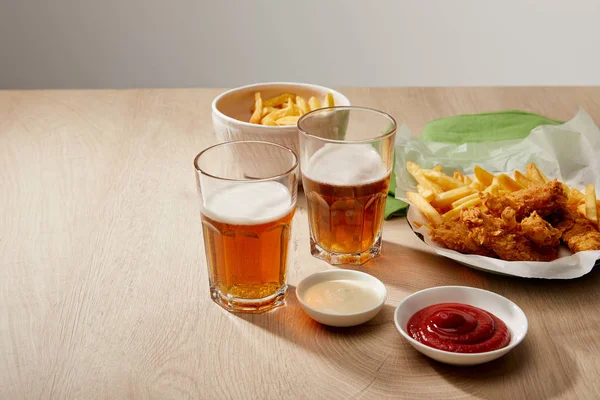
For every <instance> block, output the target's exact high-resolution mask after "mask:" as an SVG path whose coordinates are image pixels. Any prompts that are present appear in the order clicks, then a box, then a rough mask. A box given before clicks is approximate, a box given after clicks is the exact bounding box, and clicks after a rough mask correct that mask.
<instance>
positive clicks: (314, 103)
mask: <svg viewBox="0 0 600 400" xmlns="http://www.w3.org/2000/svg"><path fill="white" fill-rule="evenodd" d="M308 106H309V108H310V111H314V110H318V109H319V108H321V102H320V101H319V99H317V98H316V97H314V96H313V97H311V98H310V99H308Z"/></svg>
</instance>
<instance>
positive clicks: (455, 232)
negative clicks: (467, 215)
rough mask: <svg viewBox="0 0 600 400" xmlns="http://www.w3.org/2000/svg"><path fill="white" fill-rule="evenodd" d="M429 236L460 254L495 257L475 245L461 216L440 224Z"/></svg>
mask: <svg viewBox="0 0 600 400" xmlns="http://www.w3.org/2000/svg"><path fill="white" fill-rule="evenodd" d="M429 235H430V236H431V238H432V239H433V240H435V241H436V242H438V243H440V244H442V245H444V246H445V247H447V248H449V249H451V250H456V251H458V252H460V253H464V254H477V255H480V256H487V257H495V256H496V254H495V253H494V252H493V251H492V250H491V249H489V248H487V247H485V246H482V245H479V244H477V243H475V241H474V240H473V239H472V238H471V237H470V236H469V235H470V232H469V228H468V227H467V225H466V224H465V222H464V221H463V220H462V219H461V216H458V217H456V218H454V219H452V220H448V221H444V222H443V223H442V224H440V225H438V226H436V227H434V228H433V229H432V230H431V231H430V232H429Z"/></svg>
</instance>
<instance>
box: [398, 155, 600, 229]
mask: <svg viewBox="0 0 600 400" xmlns="http://www.w3.org/2000/svg"><path fill="white" fill-rule="evenodd" d="M406 168H407V170H408V172H409V173H410V174H411V175H412V176H413V178H415V180H416V181H417V192H408V193H407V194H406V198H407V199H408V200H409V201H410V202H411V203H412V204H413V205H414V206H415V207H417V208H418V209H419V210H420V211H421V213H423V215H425V217H426V218H427V219H428V221H429V223H430V224H432V226H437V225H439V224H441V223H443V222H444V221H446V220H450V219H453V218H455V217H457V216H459V215H460V213H461V210H462V209H465V208H470V207H485V206H484V205H483V200H482V199H481V196H480V195H479V193H480V192H484V193H490V194H492V195H503V194H506V193H510V192H515V191H518V190H521V189H525V188H529V187H533V186H536V185H541V184H544V183H546V182H548V178H547V177H546V176H545V175H544V173H543V172H542V171H540V169H539V168H538V167H537V166H536V165H535V163H531V164H529V165H528V166H527V169H526V173H525V174H523V173H522V172H520V171H515V173H514V178H511V177H510V176H508V175H507V174H498V175H494V174H492V173H491V172H489V171H486V170H485V169H483V168H481V167H480V166H475V168H474V173H475V175H474V176H473V177H470V176H467V175H464V174H463V173H461V172H460V171H454V174H453V176H449V175H446V174H444V173H443V172H442V166H441V165H437V166H435V167H434V168H432V169H423V168H421V167H420V166H419V165H417V164H416V163H414V162H410V161H409V162H408V163H407V164H406ZM564 186H565V190H566V191H567V193H568V196H569V199H568V202H569V205H570V206H572V207H576V208H577V210H578V211H579V213H580V214H581V215H583V216H584V217H586V218H587V219H589V220H590V221H593V222H594V223H596V224H598V216H599V215H600V200H598V199H596V187H595V185H594V184H588V185H586V188H585V193H582V192H580V191H579V190H577V189H575V188H571V187H568V186H566V185H564ZM599 228H600V226H599Z"/></svg>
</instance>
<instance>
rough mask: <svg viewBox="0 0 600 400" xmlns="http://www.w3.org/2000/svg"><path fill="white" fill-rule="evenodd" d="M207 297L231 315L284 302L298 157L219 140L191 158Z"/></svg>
mask: <svg viewBox="0 0 600 400" xmlns="http://www.w3.org/2000/svg"><path fill="white" fill-rule="evenodd" d="M194 167H195V169H196V187H197V189H198V194H199V197H200V219H201V221H202V236H203V239H204V252H205V255H206V269H207V272H208V280H209V285H210V296H211V298H212V300H213V301H214V302H215V303H217V304H218V305H219V306H221V307H223V308H224V309H226V310H227V311H231V312H251V313H260V312H265V311H269V310H272V309H273V308H275V307H279V306H283V305H285V296H286V291H287V285H286V272H287V266H288V264H289V262H290V260H291V256H292V251H291V250H290V241H291V237H292V220H293V218H294V212H295V210H296V198H297V195H298V159H297V157H296V154H294V152H293V151H292V150H290V149H288V148H287V147H284V146H281V145H278V144H275V143H269V142H261V141H252V140H250V141H234V142H224V143H219V144H217V145H214V146H212V147H209V148H207V149H205V150H204V151H202V152H201V153H200V154H198V155H197V156H196V158H195V159H194Z"/></svg>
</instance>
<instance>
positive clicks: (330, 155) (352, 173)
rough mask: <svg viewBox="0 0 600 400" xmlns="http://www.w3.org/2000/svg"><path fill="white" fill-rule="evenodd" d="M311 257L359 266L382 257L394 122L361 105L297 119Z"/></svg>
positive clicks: (333, 108) (323, 111) (394, 132)
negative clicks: (380, 255)
mask: <svg viewBox="0 0 600 400" xmlns="http://www.w3.org/2000/svg"><path fill="white" fill-rule="evenodd" d="M298 128H299V130H300V168H301V171H302V185H303V187H304V192H305V193H306V201H307V207H308V222H309V228H310V249H311V254H312V255H313V256H315V257H317V258H320V259H322V260H325V261H327V262H328V263H330V264H334V265H335V264H363V263H364V262H366V261H368V260H370V259H372V258H374V257H377V256H379V254H380V253H381V228H382V225H383V217H384V211H385V201H386V198H387V193H388V189H389V185H390V178H391V173H392V166H393V160H394V138H395V134H396V121H394V119H393V118H392V117H391V116H389V115H387V114H385V113H383V112H380V111H376V110H371V109H368V108H362V107H331V108H323V109H320V110H315V111H312V112H310V113H307V114H305V115H304V116H302V117H301V118H300V119H299V120H298Z"/></svg>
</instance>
